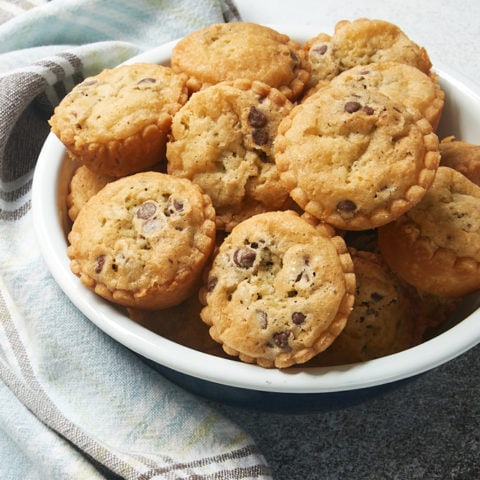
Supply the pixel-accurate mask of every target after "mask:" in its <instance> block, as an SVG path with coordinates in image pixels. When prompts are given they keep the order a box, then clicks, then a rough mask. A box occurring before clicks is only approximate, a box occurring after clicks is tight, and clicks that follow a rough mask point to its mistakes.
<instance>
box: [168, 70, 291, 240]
mask: <svg viewBox="0 0 480 480" xmlns="http://www.w3.org/2000/svg"><path fill="white" fill-rule="evenodd" d="M292 106H293V105H292V103H291V102H290V101H289V100H288V99H287V98H286V97H285V96H284V95H283V94H282V93H281V92H280V91H278V90H277V89H273V88H271V87H269V86H268V85H266V84H265V83H262V82H257V81H254V82H250V81H249V80H238V81H235V82H222V83H219V84H217V85H213V86H211V87H208V88H206V89H204V90H202V91H200V92H197V93H195V94H194V95H192V97H191V98H190V100H189V101H188V102H187V103H186V104H185V105H184V106H183V107H182V108H181V109H180V111H179V112H178V113H177V114H176V115H175V117H174V120H173V124H172V138H171V139H170V141H169V142H168V145H167V158H168V167H167V168H168V172H169V173H170V174H172V175H175V176H179V177H182V178H188V179H190V180H192V181H193V182H194V183H196V184H198V185H199V186H200V187H201V188H202V189H203V191H204V192H205V193H207V194H208V195H210V197H211V199H212V202H213V205H214V207H215V210H216V215H217V227H218V228H220V229H225V230H227V231H230V230H231V229H232V228H233V226H235V225H236V224H237V223H239V222H240V221H242V220H244V219H245V218H248V217H249V216H252V215H254V214H257V213H261V212H264V211H268V210H277V209H282V208H283V207H284V205H285V204H286V203H288V201H289V196H288V192H287V190H286V188H285V187H284V185H283V184H282V182H281V181H280V177H279V174H278V171H277V167H276V165H275V161H274V158H273V148H272V144H273V140H274V138H275V136H276V134H277V128H278V124H279V123H280V121H281V120H282V119H283V118H284V117H285V116H286V115H287V114H288V113H289V112H290V110H291V109H292Z"/></svg>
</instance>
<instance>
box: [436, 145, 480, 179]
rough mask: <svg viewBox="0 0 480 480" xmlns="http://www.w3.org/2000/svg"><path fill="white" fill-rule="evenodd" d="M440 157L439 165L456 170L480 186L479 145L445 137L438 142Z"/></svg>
mask: <svg viewBox="0 0 480 480" xmlns="http://www.w3.org/2000/svg"><path fill="white" fill-rule="evenodd" d="M440 155H441V158H440V165H442V166H444V167H450V168H453V169H454V170H458V171H459V172H460V173H462V174H463V175H465V176H466V177H467V178H468V179H469V180H470V181H472V182H473V183H475V184H476V185H480V145H475V144H472V143H469V142H464V141H461V140H456V139H455V137H447V138H444V139H443V140H442V141H441V142H440Z"/></svg>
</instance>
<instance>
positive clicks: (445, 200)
mask: <svg viewBox="0 0 480 480" xmlns="http://www.w3.org/2000/svg"><path fill="white" fill-rule="evenodd" d="M378 242H379V246H380V249H381V252H382V255H383V257H384V259H385V261H386V262H387V263H388V265H389V266H390V267H391V268H392V270H394V271H395V272H396V273H397V274H398V275H399V276H401V277H402V278H403V279H404V280H405V281H407V282H409V283H410V284H412V285H414V286H415V287H417V288H418V289H419V290H423V291H425V292H429V293H431V294H435V295H439V296H443V297H449V298H457V297H460V296H462V295H466V294H468V293H471V292H473V291H475V290H477V289H478V288H480V250H479V248H478V246H479V245H480V187H479V186H477V185H476V184H474V183H473V182H471V181H470V180H468V179H467V178H466V177H465V176H463V175H462V174H461V173H459V172H457V171H456V170H453V169H451V168H449V167H439V168H438V171H437V174H436V177H435V181H434V183H433V185H432V186H431V188H430V189H429V190H428V192H427V194H426V195H425V197H424V198H423V200H422V201H421V202H420V203H418V204H417V205H416V206H415V207H414V208H412V209H411V210H410V211H408V212H407V213H406V214H405V215H402V216H401V217H400V218H398V219H397V220H396V221H394V222H392V223H389V224H388V225H384V226H382V227H381V228H379V229H378Z"/></svg>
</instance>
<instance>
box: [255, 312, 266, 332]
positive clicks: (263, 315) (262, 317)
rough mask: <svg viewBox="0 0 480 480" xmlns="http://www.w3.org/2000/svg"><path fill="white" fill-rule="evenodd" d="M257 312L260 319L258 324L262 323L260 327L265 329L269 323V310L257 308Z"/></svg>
mask: <svg viewBox="0 0 480 480" xmlns="http://www.w3.org/2000/svg"><path fill="white" fill-rule="evenodd" d="M255 313H256V315H257V320H258V324H259V325H260V328H261V329H262V330H265V329H266V328H267V325H268V315H267V312H264V311H263V310H257V311H256V312H255Z"/></svg>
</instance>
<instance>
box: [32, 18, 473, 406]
mask: <svg viewBox="0 0 480 480" xmlns="http://www.w3.org/2000/svg"><path fill="white" fill-rule="evenodd" d="M273 28H275V29H277V30H279V31H281V32H283V33H286V34H288V35H289V36H290V37H291V38H293V39H296V40H298V41H305V40H307V39H309V38H311V37H313V36H315V35H316V34H317V33H319V32H328V28H324V27H322V26H318V27H312V26H308V27H304V26H277V25H274V26H273ZM174 45H175V42H170V43H167V44H165V45H162V46H159V47H158V48H154V49H153V50H150V51H148V52H145V53H143V54H141V55H138V56H137V57H134V58H132V59H130V60H129V61H128V62H126V63H133V62H140V61H141V62H152V63H162V64H168V62H169V58H170V54H171V50H172V48H173V46H174ZM434 67H435V71H436V73H437V74H438V76H439V81H440V84H441V86H442V88H443V89H444V91H445V93H446V103H445V108H444V112H443V117H442V121H441V124H440V126H439V129H438V134H439V137H440V138H443V137H444V136H447V135H455V136H456V137H457V138H459V139H462V140H465V141H470V142H472V143H480V95H479V91H480V89H479V88H478V87H477V86H475V85H474V84H471V83H470V82H469V80H467V79H465V78H462V77H461V75H459V74H456V73H454V72H451V71H449V70H448V68H443V67H442V66H440V65H435V66H434ZM74 168H75V164H74V163H73V162H72V161H71V160H69V159H68V158H67V156H66V153H65V148H64V147H63V145H62V144H61V142H60V141H59V140H58V139H57V137H56V136H54V135H53V134H52V133H50V134H49V136H48V137H47V139H46V141H45V143H44V145H43V148H42V150H41V152H40V154H39V157H38V162H37V166H36V169H35V173H34V178H33V187H32V211H33V221H34V229H35V233H36V236H37V238H38V242H39V245H40V248H41V252H42V255H43V257H44V259H45V262H46V264H47V267H48V269H49V270H50V272H51V274H52V275H53V277H54V278H55V280H56V282H57V283H58V285H59V286H60V288H61V289H62V290H63V291H64V292H65V294H66V295H67V296H68V297H69V299H70V300H71V301H72V302H73V304H74V305H75V306H76V307H77V308H78V309H79V310H80V311H81V312H82V313H83V314H84V315H86V317H88V318H89V319H90V320H91V321H92V322H93V323H94V324H95V325H97V326H98V327H99V328H100V329H101V330H103V331H104V332H105V333H106V334H107V335H109V336H110V337H112V338H113V339H115V340H116V341H118V342H120V343H121V344H123V345H124V346H126V347H127V348H129V349H131V350H133V351H134V352H136V353H138V354H139V355H141V356H142V357H144V358H145V359H146V361H147V362H149V363H150V364H151V365H152V366H153V367H154V368H156V369H158V370H159V371H161V373H162V374H163V375H165V376H166V377H167V378H169V379H171V380H172V381H173V382H175V383H176V384H178V385H180V386H181V387H183V388H185V389H187V390H189V391H191V392H194V393H197V394H200V395H202V396H204V397H207V398H210V399H213V400H216V401H220V402H226V403H229V404H234V405H237V406H244V407H252V408H260V409H266V410H270V411H286V412H291V413H293V412H304V411H310V412H312V411H320V410H325V409H331V408H338V407H343V406H348V405H351V404H353V403H357V402H362V401H364V400H365V399H367V398H369V397H371V396H375V395H378V394H379V393H381V392H384V391H386V390H388V389H391V388H394V387H396V386H398V385H399V384H400V383H401V382H405V381H408V380H411V379H414V378H416V377H417V376H418V375H420V374H423V373H425V372H428V371H429V370H431V369H434V368H435V367H437V366H439V365H442V364H444V363H446V362H448V361H450V360H452V359H453V358H455V357H457V356H459V355H461V354H462V353H464V352H466V351H467V350H469V349H471V348H472V347H474V346H475V345H477V344H478V343H479V342H480V311H479V310H478V307H479V306H480V293H474V294H472V295H469V296H468V298H466V299H465V301H463V302H462V304H461V305H460V307H459V308H458V309H457V311H456V312H455V313H454V315H453V316H452V318H451V319H450V320H449V322H448V324H447V325H446V327H445V329H444V331H443V332H441V333H439V334H438V335H436V336H435V337H433V338H430V339H429V340H428V341H425V342H424V343H422V344H420V345H418V346H415V347H413V348H410V349H408V350H404V351H402V352H399V353H396V354H393V355H389V356H385V357H382V358H378V359H375V360H370V361H367V362H362V363H357V364H351V365H342V366H338V367H312V368H306V367H304V368H302V367H301V366H298V367H292V368H288V369H285V370H278V369H265V368H262V367H258V366H256V365H250V364H246V363H242V362H239V361H237V360H235V359H228V358H220V357H218V356H214V355H210V354H208V353H204V352H201V351H197V350H195V349H192V348H189V347H187V346H185V345H182V344H179V343H176V342H174V341H171V340H169V339H167V338H164V337H162V336H161V335H158V334H157V333H156V332H155V331H153V330H151V329H149V328H146V327H144V326H142V325H140V324H139V323H136V322H134V321H132V320H131V319H130V318H129V316H128V315H127V313H126V312H125V310H123V309H121V308H118V307H116V306H115V305H113V304H111V303H109V302H107V301H105V300H103V299H102V298H100V297H99V296H97V295H96V294H94V293H93V292H91V291H90V290H88V289H87V288H85V287H84V286H83V285H82V284H81V282H80V280H79V279H78V278H77V277H76V276H75V275H74V274H73V273H72V272H71V271H70V267H69V259H68V258H67V255H66V249H67V237H66V235H67V230H68V228H69V223H68V217H67V211H66V206H65V196H66V193H67V189H68V183H69V180H70V178H71V176H72V173H73V171H74ZM199 321H200V320H199Z"/></svg>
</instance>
